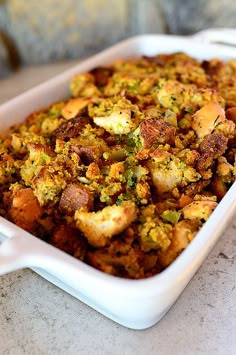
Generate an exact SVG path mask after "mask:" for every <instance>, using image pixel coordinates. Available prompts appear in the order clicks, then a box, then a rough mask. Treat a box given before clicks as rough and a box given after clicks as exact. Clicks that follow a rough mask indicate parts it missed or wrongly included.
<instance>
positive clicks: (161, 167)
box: [147, 155, 201, 195]
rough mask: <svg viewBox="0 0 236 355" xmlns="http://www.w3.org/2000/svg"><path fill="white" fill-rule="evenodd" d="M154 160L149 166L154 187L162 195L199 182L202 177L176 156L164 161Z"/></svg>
mask: <svg viewBox="0 0 236 355" xmlns="http://www.w3.org/2000/svg"><path fill="white" fill-rule="evenodd" d="M158 160H159V159H156V158H154V159H152V161H150V162H148V164H147V166H148V168H149V170H150V174H151V177H152V181H153V185H154V186H155V188H156V191H157V193H158V194H160V195H164V194H165V193H168V192H171V191H172V190H173V189H174V188H175V187H178V186H182V187H183V186H186V185H188V184H189V183H191V182H195V181H198V180H199V179H200V178H201V175H200V174H199V173H198V172H197V171H196V170H195V169H194V168H192V167H191V166H188V165H187V164H186V163H185V162H183V161H181V160H180V159H179V158H177V157H176V156H174V155H170V156H168V157H167V158H164V159H163V161H161V162H160V161H158Z"/></svg>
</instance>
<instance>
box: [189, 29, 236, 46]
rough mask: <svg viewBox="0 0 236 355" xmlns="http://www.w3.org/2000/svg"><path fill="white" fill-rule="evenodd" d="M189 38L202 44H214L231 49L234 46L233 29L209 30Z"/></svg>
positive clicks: (234, 33) (235, 41) (235, 44)
mask: <svg viewBox="0 0 236 355" xmlns="http://www.w3.org/2000/svg"><path fill="white" fill-rule="evenodd" d="M190 37H191V38H193V39H194V40H196V41H200V42H204V43H215V44H221V45H225V46H231V47H232V46H233V47H234V46H236V29H235V28H211V29H207V30H203V31H200V32H197V33H195V34H193V35H191V36H190Z"/></svg>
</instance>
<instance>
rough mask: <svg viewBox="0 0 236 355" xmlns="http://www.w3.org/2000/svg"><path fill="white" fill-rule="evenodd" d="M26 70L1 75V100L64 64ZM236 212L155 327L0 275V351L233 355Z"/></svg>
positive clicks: (29, 277)
mask: <svg viewBox="0 0 236 355" xmlns="http://www.w3.org/2000/svg"><path fill="white" fill-rule="evenodd" d="M72 64H73V63H62V64H56V65H49V66H43V67H37V68H28V69H27V70H24V71H21V72H19V73H17V74H15V75H14V76H12V77H11V78H9V79H4V80H0V102H4V101H5V100H7V99H8V98H11V97H13V96H15V95H16V94H18V93H20V92H21V91H24V90H25V89H27V88H30V87H31V86H33V85H35V84H37V83H39V82H42V81H43V80H45V79H46V78H48V77H50V76H53V75H55V74H56V73H58V72H60V71H62V70H64V69H66V68H68V67H69V66H71V65H72ZM235 335H236V218H234V220H233V221H232V223H231V226H229V228H228V229H227V230H226V231H225V233H224V235H223V236H222V237H221V239H220V241H219V242H218V244H217V245H216V247H215V248H214V249H213V251H212V252H211V254H210V255H209V256H208V258H207V259H206V261H205V262H204V263H203V265H202V267H201V268H200V269H199V271H198V272H197V274H196V275H195V276H194V278H193V279H192V281H191V282H190V283H189V285H188V286H187V288H186V289H185V291H184V292H183V294H182V295H181V296H180V298H179V299H178V300H177V302H176V303H175V304H174V306H173V307H172V308H171V309H170V311H169V312H168V313H167V314H166V316H165V317H164V318H163V319H162V320H161V321H160V322H159V323H158V324H156V325H155V326H153V327H152V328H150V329H146V330H138V331H135V330H130V329H126V328H124V327H122V326H120V325H118V324H116V323H114V322H112V321H111V320H109V319H107V318H105V317H104V316H102V315H101V314H99V313H97V312H96V311H94V310H93V309H91V308H89V307H88V306H86V305H84V304H83V303H81V302H80V301H78V300H77V299H75V298H73V297H72V296H70V295H69V294H67V293H65V292H64V291H62V290H60V289H58V288H57V287H56V286H54V285H52V284H50V283H48V282H47V281H46V280H44V279H43V278H41V277H40V276H38V275H37V274H35V273H34V272H32V271H31V270H28V269H27V270H22V271H17V272H14V273H12V274H9V275H6V276H4V277H1V278H0V354H1V355H21V354H30V355H34V354H35V355H47V354H63V355H65V354H75V355H77V354H82V355H83V354H85V355H90V354H96V355H100V354H111V355H116V354H117V355H118V354H119V355H121V354H122V355H123V354H125V355H139V354H140V355H143V354H148V355H152V354H153V355H154V354H155V355H156V354H161V355H162V354H163V355H182V354H194V355H195V354H207V355H213V354H220V355H221V354H222V355H226V354H227V355H235V354H236V336H235Z"/></svg>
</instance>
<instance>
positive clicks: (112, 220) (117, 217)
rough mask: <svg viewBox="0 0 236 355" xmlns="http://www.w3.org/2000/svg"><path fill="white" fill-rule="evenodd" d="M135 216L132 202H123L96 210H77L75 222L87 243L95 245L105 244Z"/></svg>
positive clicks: (135, 211) (135, 209) (135, 212)
mask: <svg viewBox="0 0 236 355" xmlns="http://www.w3.org/2000/svg"><path fill="white" fill-rule="evenodd" d="M136 216H137V207H136V206H135V204H134V203H133V202H129V201H126V202H123V203H122V204H121V205H120V206H116V205H113V206H108V207H105V208H103V210H101V211H98V212H87V211H83V210H77V211H76V212H75V222H76V226H77V228H78V229H79V230H81V231H82V232H83V233H84V235H85V237H86V238H87V239H88V241H89V243H90V244H91V245H93V246H95V247H102V246H105V245H106V244H107V243H108V242H109V240H110V239H111V238H112V237H113V236H114V235H117V234H119V233H121V232H123V230H124V229H125V228H127V227H128V226H129V225H130V224H131V223H132V222H133V221H134V220H135V218H136Z"/></svg>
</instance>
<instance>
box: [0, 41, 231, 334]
mask: <svg viewBox="0 0 236 355" xmlns="http://www.w3.org/2000/svg"><path fill="white" fill-rule="evenodd" d="M195 38H196V39H195ZM195 38H194V39H193V38H189V39H187V38H183V37H177V36H168V35H145V36H139V37H135V38H131V39H128V40H125V41H123V42H121V43H120V44H117V45H115V46H113V47H111V48H110V49H108V50H105V51H103V52H101V53H100V54H98V55H96V56H93V57H91V58H90V59H88V60H86V61H84V62H82V63H80V64H78V65H77V66H75V67H74V68H72V69H70V70H68V71H66V72H64V73H62V74H61V75H59V76H57V77H55V78H54V79H51V80H49V81H48V82H46V83H44V84H42V85H40V86H37V87H35V88H34V89H32V90H30V91H28V92H26V93H24V94H22V95H20V96H18V97H16V98H15V99H13V100H11V101H9V102H8V103H6V104H3V105H2V106H1V107H0V131H1V132H3V131H5V130H6V129H7V128H9V127H10V126H11V125H12V124H16V123H19V122H21V121H23V120H24V118H25V117H26V116H27V115H28V114H30V113H31V112H33V111H35V110H38V109H40V108H44V107H45V106H47V105H48V104H50V103H52V102H54V101H57V100H60V99H63V98H65V97H67V96H68V95H69V90H68V87H69V81H70V79H71V77H72V76H73V75H74V74H76V73H79V72H83V71H88V70H90V69H92V68H94V67H96V66H100V65H105V64H109V63H111V62H112V61H114V60H115V59H116V58H128V57H132V56H139V55H149V56H150V55H154V54H157V53H172V52H176V51H184V52H186V53H188V54H189V55H191V56H193V57H196V58H198V59H210V58H212V57H219V58H222V59H230V58H236V49H234V48H230V47H227V46H220V45H210V44H202V43H200V42H198V41H197V37H195ZM235 209H236V183H234V184H233V186H232V187H231V189H230V190H229V191H228V193H227V194H226V196H225V197H224V198H223V200H222V201H221V202H220V204H219V205H218V207H217V208H216V209H215V211H214V212H213V214H212V215H211V216H210V218H209V220H208V221H207V222H206V223H205V225H204V226H203V228H202V229H201V230H200V232H199V233H198V234H197V236H196V237H195V238H194V240H193V241H192V242H191V244H190V245H189V246H188V248H187V249H186V250H185V251H184V252H183V253H182V254H181V255H180V256H179V257H178V258H177V259H176V260H175V261H174V262H173V263H172V264H171V265H170V266H169V267H168V268H167V269H166V270H164V271H163V272H162V273H161V274H159V275H156V276H153V277H151V278H149V279H144V280H126V279H120V278H117V277H114V276H110V275H107V274H105V273H102V272H100V271H98V270H96V269H94V268H92V267H90V266H88V265H86V264H85V263H83V262H81V261H79V260H77V259H75V258H73V257H71V256H69V255H67V254H65V253H64V252H62V251H60V250H58V249H56V248H54V247H52V246H51V245H48V244H46V243H45V242H43V241H41V240H39V239H37V238H35V237H33V236H32V235H30V234H29V233H27V232H25V231H23V230H22V229H21V228H19V227H17V226H15V225H14V224H12V223H10V222H9V221H7V220H5V219H4V218H2V217H0V232H1V234H0V240H2V244H1V245H0V275H3V274H5V273H8V272H11V271H14V270H17V269H20V268H24V267H30V268H32V269H33V270H34V271H36V272H37V273H39V274H40V275H42V276H43V277H44V278H46V279H47V280H49V281H50V282H52V283H54V284H55V285H57V286H59V287H60V288H62V289H63V290H65V291H67V292H68V293H70V294H72V295H73V296H75V297H77V298H78V299H79V300H81V301H83V302H84V303H86V304H88V305H89V306H91V307H93V308H94V309H96V310H97V311H99V312H101V313H102V314H104V315H106V316H107V317H109V318H111V319H113V320H114V321H116V322H118V323H120V324H122V325H124V326H126V327H129V328H133V329H144V328H148V327H150V326H152V325H153V324H155V323H156V322H157V321H158V320H160V319H161V318H162V316H163V315H164V314H165V313H166V312H167V311H168V309H169V308H170V307H171V305H172V304H173V303H174V302H175V301H176V299H177V298H178V296H179V295H180V293H181V292H182V291H183V289H184V288H185V286H186V285H187V284H188V282H189V281H190V279H191V278H192V276H193V275H194V274H195V272H196V271H197V269H198V268H199V266H200V265H201V263H202V262H203V260H204V259H205V257H206V256H207V255H208V253H209V251H210V250H211V249H212V247H213V246H214V245H215V243H216V242H217V240H218V238H219V237H220V235H221V233H222V232H223V231H224V229H225V228H226V226H227V224H228V223H229V222H230V219H231V218H232V216H233V215H234V213H235Z"/></svg>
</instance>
